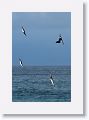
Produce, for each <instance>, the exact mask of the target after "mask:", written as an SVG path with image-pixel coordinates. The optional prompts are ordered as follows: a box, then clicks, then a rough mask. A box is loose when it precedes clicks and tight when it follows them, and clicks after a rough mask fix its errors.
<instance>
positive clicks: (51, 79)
mask: <svg viewBox="0 0 89 120" xmlns="http://www.w3.org/2000/svg"><path fill="white" fill-rule="evenodd" d="M50 81H51V83H52V85H53V86H54V82H53V77H52V75H50Z"/></svg>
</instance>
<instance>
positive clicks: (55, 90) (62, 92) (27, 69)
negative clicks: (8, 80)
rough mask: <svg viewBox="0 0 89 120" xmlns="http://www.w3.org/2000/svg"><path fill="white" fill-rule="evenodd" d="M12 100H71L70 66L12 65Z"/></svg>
mask: <svg viewBox="0 0 89 120" xmlns="http://www.w3.org/2000/svg"><path fill="white" fill-rule="evenodd" d="M50 74H52V77H53V82H54V86H53V85H52V83H51V81H50ZM12 101H13V102H71V66H24V67H20V66H13V67H12Z"/></svg>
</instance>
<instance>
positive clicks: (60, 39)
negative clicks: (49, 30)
mask: <svg viewBox="0 0 89 120" xmlns="http://www.w3.org/2000/svg"><path fill="white" fill-rule="evenodd" d="M56 43H62V44H63V45H64V42H63V39H62V37H61V35H60V36H59V40H58V41H56Z"/></svg>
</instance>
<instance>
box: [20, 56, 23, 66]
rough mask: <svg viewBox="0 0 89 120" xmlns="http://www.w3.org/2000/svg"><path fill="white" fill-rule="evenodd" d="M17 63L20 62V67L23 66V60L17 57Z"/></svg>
mask: <svg viewBox="0 0 89 120" xmlns="http://www.w3.org/2000/svg"><path fill="white" fill-rule="evenodd" d="M19 64H20V66H21V67H23V62H22V60H21V59H20V58H19Z"/></svg>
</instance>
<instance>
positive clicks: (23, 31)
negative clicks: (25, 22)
mask: <svg viewBox="0 0 89 120" xmlns="http://www.w3.org/2000/svg"><path fill="white" fill-rule="evenodd" d="M22 33H23V34H24V35H25V36H27V35H26V32H25V29H24V27H23V26H22Z"/></svg>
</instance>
